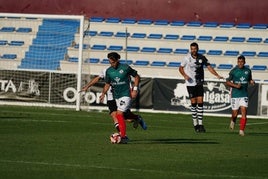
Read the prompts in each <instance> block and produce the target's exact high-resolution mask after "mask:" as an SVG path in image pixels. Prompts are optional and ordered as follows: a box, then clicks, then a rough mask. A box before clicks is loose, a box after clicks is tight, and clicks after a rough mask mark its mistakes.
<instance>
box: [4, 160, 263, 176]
mask: <svg viewBox="0 0 268 179" xmlns="http://www.w3.org/2000/svg"><path fill="white" fill-rule="evenodd" d="M0 162H1V163H16V164H29V165H45V166H60V167H75V168H96V169H108V170H118V171H122V170H126V171H138V172H147V173H164V174H165V173H174V174H178V175H179V176H181V175H186V176H195V177H217V178H241V177H243V178H248V179H255V178H256V176H234V175H212V174H205V173H202V174H200V173H187V172H177V171H166V170H148V169H139V168H122V167H108V166H97V165H80V164H68V163H54V162H52V163H50V162H38V161H23V160H4V159H0ZM258 178H262V177H259V176H258Z"/></svg>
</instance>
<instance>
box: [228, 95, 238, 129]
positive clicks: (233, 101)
mask: <svg viewBox="0 0 268 179" xmlns="http://www.w3.org/2000/svg"><path fill="white" fill-rule="evenodd" d="M231 106H232V116H231V121H230V129H231V130H234V128H235V123H236V119H237V116H238V113H239V98H232V99H231Z"/></svg>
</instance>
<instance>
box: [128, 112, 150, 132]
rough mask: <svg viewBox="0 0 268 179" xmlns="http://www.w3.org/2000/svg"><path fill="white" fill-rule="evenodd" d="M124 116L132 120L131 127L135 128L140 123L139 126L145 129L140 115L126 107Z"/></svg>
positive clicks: (145, 126)
mask: <svg viewBox="0 0 268 179" xmlns="http://www.w3.org/2000/svg"><path fill="white" fill-rule="evenodd" d="M124 114H125V118H126V119H129V120H131V121H132V122H133V127H134V128H135V129H137V127H138V125H139V124H140V125H141V127H142V128H143V129H144V130H146V129H147V125H146V123H145V122H144V120H143V118H142V117H141V116H140V115H137V114H134V113H133V112H131V110H130V109H128V110H127V111H126V112H125V113H124Z"/></svg>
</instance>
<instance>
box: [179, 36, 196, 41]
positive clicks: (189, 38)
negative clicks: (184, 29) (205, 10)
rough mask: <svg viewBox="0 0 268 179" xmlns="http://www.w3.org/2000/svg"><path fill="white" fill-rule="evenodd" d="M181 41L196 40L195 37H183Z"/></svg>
mask: <svg viewBox="0 0 268 179" xmlns="http://www.w3.org/2000/svg"><path fill="white" fill-rule="evenodd" d="M181 40H195V35H183V36H182V37H181Z"/></svg>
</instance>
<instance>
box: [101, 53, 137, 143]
mask: <svg viewBox="0 0 268 179" xmlns="http://www.w3.org/2000/svg"><path fill="white" fill-rule="evenodd" d="M108 59H109V62H110V64H111V66H110V67H109V68H108V69H107V70H106V75H105V82H106V83H105V86H104V87H103V91H102V94H101V96H100V100H101V101H103V99H104V96H105V94H106V93H107V91H108V90H109V88H110V86H111V87H112V91H113V97H114V99H115V100H116V104H117V112H116V118H117V121H118V123H119V129H120V135H121V143H127V141H128V138H127V136H126V124H125V119H124V115H123V114H124V112H126V111H127V109H129V108H130V105H131V98H136V97H137V94H138V86H139V82H140V76H139V75H138V73H137V71H136V70H134V69H132V68H131V67H130V66H129V65H127V64H121V63H120V62H119V59H120V55H119V54H118V53H116V52H111V53H109V54H108ZM131 76H132V77H134V87H133V90H132V89H130V86H129V84H130V77H131Z"/></svg>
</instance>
